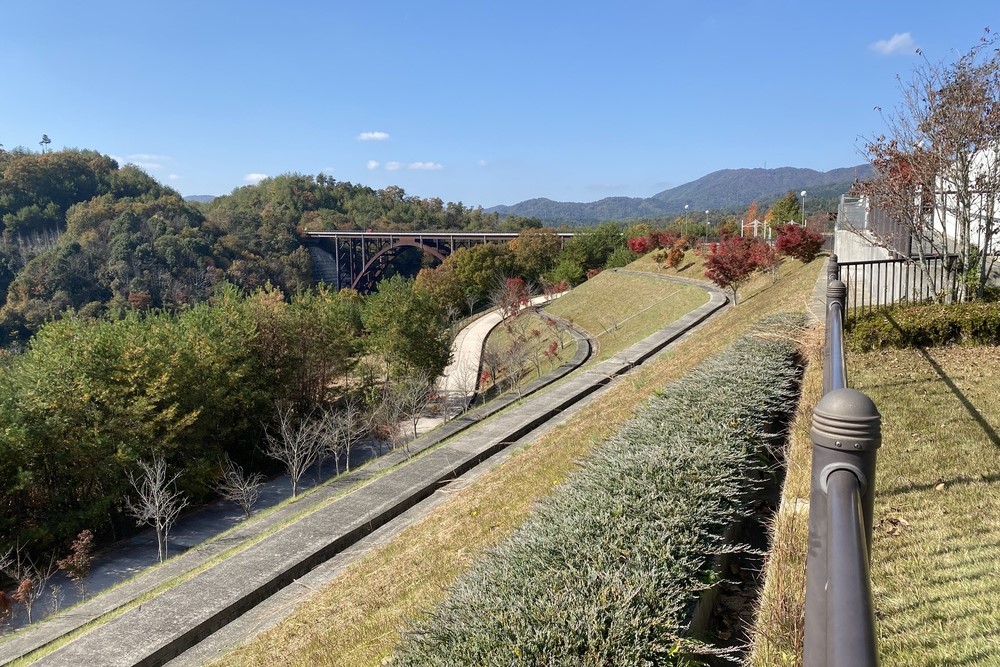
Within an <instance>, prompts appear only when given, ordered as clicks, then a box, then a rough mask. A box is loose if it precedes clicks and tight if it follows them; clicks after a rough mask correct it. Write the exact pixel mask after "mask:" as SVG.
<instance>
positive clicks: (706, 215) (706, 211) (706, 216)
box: [705, 209, 710, 245]
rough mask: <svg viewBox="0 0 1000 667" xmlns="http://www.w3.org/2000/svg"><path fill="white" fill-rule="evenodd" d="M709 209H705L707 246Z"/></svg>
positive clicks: (706, 243)
mask: <svg viewBox="0 0 1000 667" xmlns="http://www.w3.org/2000/svg"><path fill="white" fill-rule="evenodd" d="M709 224H710V223H709V222H708V209H705V245H708V225H709Z"/></svg>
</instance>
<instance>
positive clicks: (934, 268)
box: [830, 255, 960, 317]
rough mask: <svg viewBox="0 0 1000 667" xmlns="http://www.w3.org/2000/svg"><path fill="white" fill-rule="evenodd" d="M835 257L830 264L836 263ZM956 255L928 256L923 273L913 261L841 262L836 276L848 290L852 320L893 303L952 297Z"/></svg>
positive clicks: (955, 281) (898, 259)
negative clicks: (944, 295) (945, 296)
mask: <svg viewBox="0 0 1000 667" xmlns="http://www.w3.org/2000/svg"><path fill="white" fill-rule="evenodd" d="M836 257H837V256H836V255H833V256H831V258H830V260H831V262H833V263H836V261H837V260H836ZM957 257H958V256H957V255H928V256H926V257H925V258H924V260H923V265H924V267H926V270H922V269H921V267H920V266H918V260H915V259H901V258H895V259H872V260H864V261H859V262H840V263H839V264H838V265H837V266H839V267H840V269H839V273H838V276H839V277H840V279H841V280H843V282H844V284H845V285H846V287H847V303H848V304H849V307H850V309H851V313H850V314H851V316H852V317H854V316H857V315H858V314H859V313H864V312H865V311H868V310H872V309H873V308H879V307H881V306H891V305H892V304H894V303H907V302H909V303H918V302H921V301H928V300H934V299H938V298H940V297H941V295H943V294H954V293H955V292H956V290H957V288H958V281H959V279H960V275H959V272H958V271H956V270H955V268H956V262H957V261H958V259H957Z"/></svg>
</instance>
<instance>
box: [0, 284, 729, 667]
mask: <svg viewBox="0 0 1000 667" xmlns="http://www.w3.org/2000/svg"><path fill="white" fill-rule="evenodd" d="M643 275H645V276H650V277H659V278H662V279H665V280H672V278H669V277H666V276H656V274H651V273H644V274H643ZM681 282H688V283H691V284H696V285H697V286H699V287H702V288H703V289H706V290H707V291H708V292H709V294H710V298H709V301H708V302H707V303H706V304H704V305H702V306H700V307H699V308H696V309H695V310H693V311H691V312H689V313H688V314H686V315H684V316H683V317H681V318H679V319H678V320H676V321H675V322H673V323H671V324H670V325H668V326H667V327H666V328H664V329H662V330H661V331H659V332H657V333H655V334H653V335H651V336H649V337H647V338H646V339H644V340H642V341H640V342H639V343H637V344H635V345H633V346H631V347H630V348H628V349H627V350H625V351H623V352H621V353H619V354H617V355H615V356H614V357H612V358H610V359H608V360H606V361H603V362H601V363H599V364H596V365H595V366H594V367H592V368H590V369H587V370H586V371H583V372H581V373H578V374H577V375H575V376H573V377H571V378H569V379H567V380H566V381H565V382H564V383H563V385H562V386H561V387H560V390H559V391H558V392H547V393H545V394H543V395H540V396H535V397H534V398H532V399H531V400H528V401H524V403H523V404H522V405H520V406H519V407H518V409H517V410H514V411H509V412H507V413H504V414H501V415H498V416H497V417H496V418H495V419H493V420H491V421H490V422H488V423H485V424H482V425H481V427H480V428H479V429H477V430H476V431H475V432H474V433H470V434H465V435H463V436H461V437H457V438H454V440H452V441H450V442H446V443H443V444H440V445H439V446H438V447H437V448H436V449H433V450H431V451H426V450H427V449H428V448H430V447H431V446H432V445H433V444H436V443H440V442H441V441H442V440H444V439H446V438H451V437H452V436H454V435H455V434H456V433H458V432H459V431H461V430H465V429H467V428H469V427H470V426H472V425H473V424H475V423H477V422H478V421H479V420H481V419H483V417H484V415H482V414H477V413H479V410H474V411H471V412H470V413H468V414H467V415H465V416H463V417H462V418H460V419H457V420H453V421H454V422H459V421H465V422H466V423H465V424H464V425H462V424H455V425H454V426H453V428H454V429H456V430H454V431H451V429H449V428H448V426H449V424H452V422H449V424H446V425H445V426H443V427H441V428H440V429H437V430H436V431H435V432H434V436H435V437H434V438H433V440H435V443H432V444H423V443H421V448H422V449H424V450H425V453H423V454H422V455H421V456H420V457H419V458H416V459H413V460H411V461H410V462H408V463H407V464H406V465H404V466H401V467H399V468H397V469H395V470H393V471H391V472H390V473H388V474H385V475H383V476H381V477H378V478H377V479H373V480H371V479H370V478H371V477H372V476H373V475H374V474H376V473H370V474H369V475H368V478H369V479H370V481H368V483H367V484H365V485H363V486H361V487H360V488H357V489H355V490H353V491H352V492H350V493H348V494H346V495H344V496H343V497H340V498H338V499H337V500H336V501H335V502H330V503H329V504H326V505H324V506H322V507H319V508H317V509H315V511H313V512H311V513H310V514H308V515H306V516H304V517H303V518H301V519H299V520H297V521H296V522H294V523H292V524H290V525H288V526H285V527H284V528H282V529H280V530H279V531H278V532H276V533H274V534H273V535H271V536H269V537H267V538H264V539H263V540H261V541H260V542H259V543H257V544H254V545H253V546H250V547H249V548H247V549H245V550H244V551H241V552H240V553H237V554H235V555H233V556H231V557H229V558H228V559H226V560H224V561H222V562H220V563H219V564H217V565H215V566H213V567H212V568H210V569H208V570H206V571H205V572H203V573H201V574H199V575H197V576H196V577H194V578H192V579H191V580H188V581H186V582H183V583H180V584H178V585H176V586H174V587H172V588H170V589H169V590H166V591H164V592H163V593H161V594H159V595H158V596H157V597H155V598H153V599H151V600H149V601H146V602H144V603H143V604H142V605H140V606H138V607H136V608H133V609H130V610H128V611H125V612H123V613H122V615H121V616H119V617H118V618H116V619H113V620H111V621H108V622H107V623H105V624H104V625H102V626H100V627H98V628H95V629H94V630H92V631H90V632H89V633H87V634H85V635H83V636H81V637H79V638H77V639H76V640H74V641H72V642H70V643H68V644H66V645H65V646H63V647H61V648H59V649H57V650H55V651H53V652H52V653H51V654H49V655H47V656H45V657H43V658H41V659H40V660H39V661H37V663H36V664H40V665H80V664H90V663H91V662H92V661H93V659H94V657H95V656H100V657H101V664H103V665H108V666H109V667H111V666H116V665H161V664H164V663H165V662H166V661H168V660H170V659H171V658H173V657H175V656H177V655H179V654H180V653H181V652H183V651H185V650H187V649H188V648H190V647H191V646H193V645H195V644H197V643H198V642H199V641H201V640H202V639H204V638H205V637H207V636H209V635H210V634H211V633H213V632H214V631H215V630H217V629H219V628H221V627H223V626H225V625H226V624H228V623H229V622H231V621H232V620H234V619H236V618H238V617H239V616H240V615H241V614H243V613H245V612H246V611H247V610H249V609H251V608H253V607H254V606H255V605H256V604H258V603H259V602H261V601H262V600H264V599H266V598H267V597H268V596H270V595H272V594H274V593H275V592H277V591H279V590H281V589H282V588H283V587H285V586H287V585H288V584H290V583H291V582H293V581H294V580H295V579H297V578H299V577H301V576H302V575H304V574H306V573H308V572H309V571H310V570H312V569H313V568H315V567H316V566H318V565H320V564H322V563H323V562H325V561H327V560H328V559H330V558H332V557H333V556H335V555H336V554H338V553H340V552H341V551H343V550H344V549H346V548H347V547H349V546H350V545H351V544H353V543H354V542H357V541H358V540H359V539H361V538H363V537H364V536H366V535H368V534H370V533H371V532H372V531H374V530H376V529H377V528H379V527H381V526H383V525H385V524H387V523H388V522H389V521H392V520H393V519H394V518H395V517H397V516H399V515H400V514H402V513H403V512H405V511H406V510H407V509H409V508H411V507H413V506H414V505H416V504H417V503H419V502H420V501H421V500H423V499H425V498H427V497H429V496H430V495H431V494H433V493H434V491H436V490H437V489H439V488H440V487H441V486H443V485H446V484H448V483H449V482H450V481H452V480H454V479H455V478H457V477H458V476H460V475H462V474H463V473H465V472H466V471H468V470H471V469H472V468H474V467H475V466H477V465H478V464H479V463H480V462H482V461H484V460H486V459H488V458H490V457H491V456H493V455H494V454H496V453H497V452H499V451H502V450H503V449H505V448H506V447H507V446H508V445H509V444H511V443H512V442H514V441H516V440H517V439H518V438H520V437H522V436H523V435H525V434H526V433H528V432H530V431H532V430H533V429H535V428H536V427H538V426H539V425H541V424H544V423H545V422H546V421H548V420H550V419H552V418H553V417H556V416H558V415H559V414H560V413H561V412H562V411H564V410H565V409H567V408H568V407H570V406H572V405H573V404H575V403H577V402H579V401H580V400H582V399H583V398H584V397H586V396H588V395H590V394H591V393H593V392H595V391H597V390H598V389H599V388H600V387H602V386H605V385H606V384H608V383H609V382H610V381H611V380H612V379H614V378H615V377H616V376H618V375H621V374H623V373H626V372H628V371H629V370H630V369H631V368H633V367H634V366H636V365H638V364H641V363H642V362H643V361H645V360H646V359H648V358H649V357H651V356H652V355H654V354H656V353H657V352H659V351H660V350H662V349H663V348H664V347H666V346H667V345H668V344H669V343H671V342H673V341H675V340H677V339H678V338H680V337H681V336H683V335H684V334H686V333H687V332H688V331H690V330H691V329H692V328H694V327H695V326H697V325H698V324H700V323H701V322H703V321H705V320H706V319H708V318H709V317H710V316H711V315H713V314H714V313H716V312H717V311H718V310H719V309H721V308H722V307H723V306H724V305H725V304H726V303H727V301H728V300H727V299H726V297H725V296H724V295H723V294H722V293H721V292H719V291H718V290H717V289H715V288H714V287H712V286H708V285H706V284H705V283H702V282H697V281H689V280H681ZM577 335H579V334H577ZM583 348H586V352H585V354H586V356H589V348H590V346H589V344H588V345H586V346H582V345H581V346H578V355H577V356H580V355H581V349H583ZM586 356H584V360H585V359H586ZM580 363H582V361H581V362H580ZM575 367H576V366H573V365H572V364H570V363H567V364H564V365H563V366H561V367H560V368H559V369H557V370H556V371H555V372H554V373H553V374H550V376H552V375H555V377H552V378H551V379H549V378H550V376H546V378H544V379H545V380H546V381H545V382H544V384H542V383H540V386H537V387H535V388H530V387H529V388H526V389H525V391H524V392H522V396H521V397H520V398H518V397H513V396H508V397H506V399H507V400H505V401H501V400H500V399H498V401H494V402H493V403H491V404H490V406H489V407H490V408H491V409H490V410H488V411H487V412H489V414H496V412H498V411H500V410H502V409H503V408H505V407H507V406H508V405H510V404H511V403H513V402H515V401H518V400H523V398H524V396H526V395H527V393H528V390H529V389H530V390H531V391H532V392H534V393H537V391H538V389H540V388H541V387H542V386H544V385H545V384H549V383H551V382H552V381H554V380H556V379H559V378H560V377H564V376H565V375H566V374H567V373H569V372H570V371H572V370H573V369H574V368H575ZM536 382H539V381H536ZM503 398H505V397H501V399H503ZM500 402H502V403H503V405H499V404H498V405H494V403H500ZM439 431H451V432H447V433H443V434H441V433H439ZM428 435H431V434H428ZM425 437H426V436H425ZM421 440H423V438H422V439H421ZM415 445H417V442H416V441H415V442H414V443H413V444H411V447H414V446H415ZM389 456H391V455H387V457H389ZM383 458H386V457H383ZM387 463H388V462H387ZM390 465H391V464H390ZM366 469H367V468H366ZM383 469H384V468H383ZM359 472H360V471H359ZM357 481H358V480H357V478H355V483H357ZM328 486H336V485H335V484H330V485H328ZM344 490H345V488H344V487H341V488H340V491H344ZM293 505H294V503H293ZM296 509H297V511H301V507H299V508H296ZM96 599H97V598H95V600H96ZM8 643H9V642H8ZM112 647H113V648H112ZM3 648H6V645H4V647H3ZM8 659H9V658H8Z"/></svg>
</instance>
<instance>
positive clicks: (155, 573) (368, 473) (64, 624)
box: [0, 332, 590, 665]
mask: <svg viewBox="0 0 1000 667" xmlns="http://www.w3.org/2000/svg"><path fill="white" fill-rule="evenodd" d="M573 334H574V336H575V337H576V339H577V344H578V352H577V354H576V356H575V357H574V359H571V360H569V361H567V362H566V363H565V364H563V366H561V367H559V368H557V369H555V370H554V371H552V372H551V373H549V374H548V375H547V376H546V377H544V378H539V379H537V380H534V381H533V382H531V383H529V385H528V386H526V387H525V388H524V389H523V391H522V396H528V395H531V394H532V393H534V392H537V391H538V390H540V389H541V388H543V387H545V386H546V385H548V384H550V383H552V382H554V381H556V380H557V379H559V378H561V377H563V376H565V375H566V374H567V373H569V372H571V371H572V370H574V369H575V368H577V367H579V365H581V364H582V363H583V362H584V361H586V359H587V358H588V357H589V354H590V346H589V344H588V343H587V340H586V338H584V337H583V336H582V335H581V334H579V333H578V332H573ZM476 341H477V338H476V337H469V336H466V337H464V343H463V344H464V345H465V346H468V345H473V346H474V345H477V344H478V345H479V347H480V348H481V346H482V342H481V341H482V338H479V342H478V343H477V342H476ZM467 356H468V355H467ZM476 363H477V365H478V361H477V362H476ZM515 400H517V399H516V397H514V396H513V395H507V396H501V397H499V398H497V399H494V400H493V401H491V402H490V403H489V404H487V405H485V406H481V407H478V408H476V409H474V410H471V411H469V412H468V413H466V414H464V415H462V416H461V417H458V418H455V419H452V420H450V421H449V422H447V423H446V424H444V425H443V426H441V421H442V420H441V419H427V420H425V421H424V424H423V426H424V427H427V428H429V427H430V426H440V428H436V429H435V430H433V431H432V432H430V433H427V434H424V435H422V436H421V437H420V438H418V439H417V440H416V441H414V442H413V443H411V445H410V447H409V454H407V453H405V452H403V451H398V450H397V451H394V452H389V453H387V454H384V455H383V454H382V452H381V450H377V449H376V448H375V447H374V446H364V447H358V448H356V449H355V451H353V452H352V456H351V473H349V474H345V475H341V476H340V477H338V478H336V479H332V480H331V479H330V478H331V477H334V465H333V463H332V462H329V461H327V462H326V463H325V464H324V465H323V466H322V468H320V467H318V466H314V467H313V468H312V469H310V470H309V471H307V472H306V475H305V476H304V477H303V479H302V480H301V482H300V489H301V490H302V493H300V496H299V498H298V499H297V500H296V501H295V502H293V503H290V504H286V505H284V506H283V507H281V508H279V509H277V510H276V511H273V512H272V513H271V514H269V515H266V516H261V511H262V510H263V509H266V508H269V507H272V506H274V505H278V504H280V503H281V502H283V501H285V500H287V499H288V498H289V497H290V490H291V486H290V482H289V479H288V476H287V475H282V476H279V477H277V478H275V479H273V480H270V481H269V482H268V483H267V484H266V485H265V489H264V493H263V494H262V498H261V502H260V503H258V506H257V508H258V509H257V511H256V512H255V516H254V519H253V521H248V522H244V521H243V514H242V511H241V510H239V509H238V508H237V507H236V506H235V505H234V504H233V503H230V502H227V501H216V502H214V503H211V504H209V505H206V506H203V507H202V508H200V509H199V510H197V511H195V512H191V513H189V514H186V515H185V516H184V517H182V518H181V519H180V520H179V521H178V523H177V525H176V526H175V528H174V530H173V531H171V540H170V554H171V556H172V557H171V559H170V560H169V561H167V563H165V564H162V565H160V566H158V567H151V566H154V565H156V564H157V563H156V539H155V535H154V534H153V533H152V532H151V531H144V532H142V533H140V534H138V535H136V536H135V537H133V538H131V539H128V540H123V541H121V542H118V543H116V544H114V545H111V546H109V547H107V548H105V549H103V550H102V551H101V552H99V553H98V554H97V558H96V559H95V564H94V567H93V569H92V572H91V575H90V576H89V577H88V579H87V583H88V591H87V592H88V594H89V596H90V597H89V598H88V599H87V600H85V601H83V602H82V603H80V604H78V605H77V606H76V607H74V608H73V609H69V610H65V611H63V613H62V614H60V615H58V616H55V617H52V618H51V619H47V620H40V619H42V617H43V616H45V615H47V614H48V613H49V610H47V609H43V605H44V603H45V600H42V601H41V602H39V603H38V605H37V606H36V608H35V610H34V612H35V613H34V618H35V623H34V625H33V626H32V627H31V628H29V629H25V630H24V631H22V632H20V633H18V634H17V635H15V636H13V637H10V638H7V640H6V641H3V642H0V665H2V664H6V663H7V662H8V661H10V660H12V659H15V658H17V657H18V656H20V655H24V654H26V653H27V652H30V651H32V650H34V649H35V648H38V647H40V646H42V645H44V644H46V643H48V642H51V641H53V640H54V639H56V638H58V637H60V636H62V635H63V634H65V633H67V632H70V631H72V630H74V629H76V628H78V627H80V626H81V625H83V624H85V623H87V622H89V621H90V620H92V619H95V618H97V617H99V616H101V615H102V614H104V613H107V612H109V611H112V610H114V609H116V608H117V607H120V606H121V605H124V604H128V603H129V602H130V601H132V600H134V599H136V598H137V597H139V596H140V595H143V594H145V593H147V592H148V591H151V590H154V589H155V588H156V587H157V586H159V585H161V584H162V583H163V582H166V581H168V580H170V579H172V578H174V577H177V576H179V575H181V574H183V573H185V572H188V571H190V570H191V569H193V568H196V567H199V566H201V565H203V564H204V563H207V562H209V561H210V560H211V559H212V558H214V557H216V556H217V555H218V554H219V553H221V552H223V551H226V550H227V549H230V548H232V547H233V546H235V545H237V544H239V543H241V542H243V541H245V540H247V539H252V538H253V537H254V536H255V535H259V534H262V533H264V532H266V531H268V530H270V529H272V528H274V527H276V526H279V525H281V524H282V523H284V522H287V521H288V520H289V519H290V518H292V517H294V516H297V515H299V514H302V513H303V512H306V511H309V509H310V508H313V507H315V506H318V505H320V504H322V503H324V502H327V501H329V500H330V499H332V498H336V497H337V496H339V495H343V494H345V493H347V492H349V491H350V490H351V489H352V488H355V487H357V486H359V485H361V484H364V483H365V482H367V481H369V480H371V479H373V478H375V477H377V476H378V475H380V474H382V473H383V472H384V471H386V470H390V469H392V468H393V467H394V466H398V465H400V464H401V463H404V462H405V461H406V460H408V459H409V455H410V454H417V453H419V452H421V451H423V450H425V449H429V448H431V447H433V446H435V445H436V444H438V443H440V442H442V441H444V440H446V439H448V438H450V437H453V436H455V435H456V434H458V433H461V432H462V431H464V430H465V429H467V428H469V427H470V426H473V425H475V424H476V423H477V422H478V421H480V420H482V419H485V418H486V417H489V416H491V415H493V414H495V413H497V412H500V411H502V410H503V409H505V408H506V407H508V406H509V405H510V404H511V403H513V402H514V401H515ZM373 459H376V460H373ZM365 463H367V464H366V465H364V466H363V467H362V464H365ZM321 482H322V483H324V484H323V486H322V487H320V488H317V489H315V490H314V491H313V492H312V493H306V492H307V491H308V490H309V489H312V488H313V487H315V486H318V485H319V484H320V483H321ZM227 530H228V531H230V532H228V533H226V534H225V535H222V536H221V537H219V536H220V535H221V534H222V533H225V532H226V531H227ZM123 581H124V582H125V583H122V582H123ZM55 583H56V584H57V585H59V586H60V589H59V590H60V594H61V597H62V600H61V606H62V607H63V608H64V609H65V607H67V606H68V605H69V604H70V603H72V602H77V601H78V600H79V594H78V592H77V591H76V590H75V589H73V588H72V586H71V585H70V584H69V582H66V581H62V580H59V581H56V582H55ZM115 584H121V585H120V586H118V587H117V588H115V589H114V590H112V591H109V592H104V593H101V594H100V595H98V593H99V592H100V591H103V590H105V589H108V588H109V587H111V586H113V585H115ZM25 620H26V619H25Z"/></svg>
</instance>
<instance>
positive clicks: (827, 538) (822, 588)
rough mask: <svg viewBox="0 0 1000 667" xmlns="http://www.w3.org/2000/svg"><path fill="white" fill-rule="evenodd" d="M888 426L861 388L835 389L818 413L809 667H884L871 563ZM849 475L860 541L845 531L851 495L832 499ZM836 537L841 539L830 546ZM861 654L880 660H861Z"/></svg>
mask: <svg viewBox="0 0 1000 667" xmlns="http://www.w3.org/2000/svg"><path fill="white" fill-rule="evenodd" d="M881 424H882V418H881V415H879V412H878V410H877V409H876V408H875V404H874V403H872V401H871V399H869V398H868V397H867V396H865V395H864V394H863V393H861V392H859V391H857V390H855V389H847V388H843V389H834V390H833V391H831V392H829V393H828V394H826V395H825V396H824V397H823V398H822V399H821V400H820V401H819V403H818V404H817V405H816V408H815V409H814V410H813V422H812V431H811V434H812V441H813V476H812V478H813V487H812V490H811V494H810V501H809V556H808V561H807V565H806V619H805V653H804V656H803V663H804V665H805V666H806V667H821V666H826V667H847V666H848V665H854V666H856V667H868V666H870V665H876V664H878V660H877V655H876V652H875V651H876V648H875V645H874V642H875V633H874V620H873V619H874V611H873V607H872V601H871V584H870V580H869V579H868V568H867V565H868V562H869V560H870V558H871V536H872V507H873V504H874V497H875V496H874V492H875V454H876V450H877V449H878V447H879V446H880V445H881V441H882V435H881ZM844 472H846V473H850V474H851V476H853V477H854V479H855V481H854V483H855V484H856V489H857V490H858V491H859V494H858V496H857V507H858V512H856V513H857V514H858V516H857V518H858V519H860V522H859V525H858V526H857V527H856V528H855V529H854V532H855V533H857V535H858V539H857V540H851V539H848V538H849V536H850V535H852V533H851V532H850V530H845V529H844V528H843V526H844V525H845V521H849V517H850V515H851V511H850V510H849V509H847V510H845V509H844V508H843V506H842V505H841V504H840V502H845V501H846V497H843V498H841V500H840V501H839V502H838V504H836V505H834V501H832V499H831V496H830V494H829V490H830V486H829V482H830V480H831V478H832V477H833V476H834V475H835V474H836V476H837V477H838V479H840V480H843V478H844V476H843V475H842V474H840V473H844ZM845 516H846V517H848V518H847V519H845V518H844V517H845ZM831 530H833V533H831ZM831 536H832V539H836V540H838V542H836V543H833V542H831ZM845 536H846V537H845ZM841 540H842V541H841ZM859 542H863V544H861V543H859ZM831 563H832V565H831ZM845 572H847V573H850V575H847V574H844V573H845ZM860 579H864V581H859V580H860ZM834 582H835V583H834ZM834 589H836V590H834ZM858 591H861V593H858ZM834 605H836V606H834ZM847 637H850V638H851V639H850V641H847ZM844 644H850V645H851V646H850V647H845V646H844ZM845 655H850V656H852V657H851V658H850V659H848V658H845V657H844V656H845ZM859 655H860V656H876V657H874V658H873V659H871V660H865V661H861V662H856V661H855V659H856V657H857V656H859ZM833 657H836V659H832V658H833Z"/></svg>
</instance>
